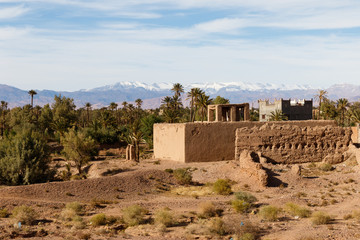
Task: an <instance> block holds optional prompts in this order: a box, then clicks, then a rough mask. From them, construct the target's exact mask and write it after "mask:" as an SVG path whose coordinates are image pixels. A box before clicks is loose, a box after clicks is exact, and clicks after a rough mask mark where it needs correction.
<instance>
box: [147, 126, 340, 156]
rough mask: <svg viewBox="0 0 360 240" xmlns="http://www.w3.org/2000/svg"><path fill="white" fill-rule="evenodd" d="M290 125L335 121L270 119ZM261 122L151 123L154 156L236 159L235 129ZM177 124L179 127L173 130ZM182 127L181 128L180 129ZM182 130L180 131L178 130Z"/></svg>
mask: <svg viewBox="0 0 360 240" xmlns="http://www.w3.org/2000/svg"><path fill="white" fill-rule="evenodd" d="M284 123H286V124H288V125H291V126H293V125H294V126H299V127H306V126H309V127H314V126H327V125H331V126H334V127H335V126H336V123H335V121H312V120H309V121H289V122H272V124H275V125H283V124H284ZM264 124H267V123H264V122H210V123H209V122H203V123H201V122H196V123H178V124H166V123H162V124H155V125H154V155H155V158H157V159H169V160H175V161H182V162H212V161H224V160H233V159H234V158H235V132H236V129H238V128H244V127H247V128H253V127H261V126H263V125H264ZM176 127H178V130H176ZM180 129H181V130H180ZM181 131H183V133H181V134H180V132H181Z"/></svg>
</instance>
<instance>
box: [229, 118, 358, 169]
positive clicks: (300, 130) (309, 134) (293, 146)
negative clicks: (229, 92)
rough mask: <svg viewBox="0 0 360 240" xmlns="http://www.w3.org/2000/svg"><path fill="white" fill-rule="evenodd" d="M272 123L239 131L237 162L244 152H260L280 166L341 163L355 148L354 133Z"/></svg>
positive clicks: (335, 129) (236, 149)
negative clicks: (350, 150)
mask: <svg viewBox="0 0 360 240" xmlns="http://www.w3.org/2000/svg"><path fill="white" fill-rule="evenodd" d="M288 123H290V122H286V124H284V125H276V124H272V123H268V124H266V125H263V126H261V127H253V128H249V127H244V128H239V129H237V130H236V141H235V159H239V158H240V154H241V152H242V151H243V150H250V151H254V152H260V153H261V155H262V156H263V157H265V158H268V159H269V160H271V161H274V162H277V163H285V164H292V163H304V162H320V161H323V160H325V161H328V162H331V163H337V162H341V161H342V160H343V158H344V157H343V153H344V152H345V151H347V150H348V148H349V145H350V144H351V129H350V128H342V127H337V126H319V125H318V126H299V125H290V124H288Z"/></svg>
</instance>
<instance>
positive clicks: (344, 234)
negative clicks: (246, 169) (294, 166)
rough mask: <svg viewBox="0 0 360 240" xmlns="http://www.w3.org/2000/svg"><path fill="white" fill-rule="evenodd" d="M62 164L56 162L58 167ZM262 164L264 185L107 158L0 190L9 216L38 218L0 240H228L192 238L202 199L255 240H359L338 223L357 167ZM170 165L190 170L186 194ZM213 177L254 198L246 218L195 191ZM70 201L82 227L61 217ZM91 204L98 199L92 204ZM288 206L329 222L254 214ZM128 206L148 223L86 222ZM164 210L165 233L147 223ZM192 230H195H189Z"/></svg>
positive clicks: (213, 169) (215, 171)
mask: <svg viewBox="0 0 360 240" xmlns="http://www.w3.org/2000/svg"><path fill="white" fill-rule="evenodd" d="M61 164H63V163H61V161H60V162H59V164H58V165H61ZM318 165H319V164H318ZM265 167H266V168H267V169H268V170H269V172H271V173H272V174H271V175H272V176H271V177H270V179H269V180H270V181H269V183H270V184H269V187H266V188H264V187H261V186H259V185H258V184H257V182H256V181H255V180H253V179H251V177H249V176H247V175H246V174H244V173H241V171H240V170H239V165H238V162H236V161H227V162H210V163H191V164H184V163H177V162H173V161H156V160H142V161H141V162H140V163H138V164H137V163H134V162H129V161H125V160H123V159H117V158H114V157H112V158H108V159H105V160H98V161H94V162H91V163H90V165H89V167H88V168H87V171H88V179H86V180H74V181H66V182H51V183H45V184H34V185H29V186H16V187H5V186H3V187H0V193H1V194H0V209H3V208H6V209H7V210H8V212H10V213H11V211H12V210H13V209H14V207H16V206H20V205H27V206H31V207H32V208H34V209H35V210H36V212H37V213H38V216H37V222H36V224H35V225H32V226H25V225H24V226H23V227H22V228H21V229H18V228H17V227H14V219H13V218H11V217H8V218H0V239H14V238H16V239H22V238H31V239H230V237H231V235H225V236H219V235H216V234H210V233H208V232H206V231H205V232H204V233H199V232H201V231H200V230H199V228H201V226H207V224H209V222H210V221H211V219H210V220H209V219H205V220H204V219H199V218H198V217H197V212H199V211H200V208H199V205H200V204H202V203H204V202H208V201H211V202H213V203H214V204H215V205H216V207H217V208H219V209H222V210H223V213H222V215H221V218H222V219H223V221H224V222H225V223H228V224H230V225H231V224H232V225H234V226H235V227H237V228H239V226H240V224H241V222H243V223H245V225H252V226H255V227H256V229H257V233H258V235H259V239H284V240H285V239H299V240H300V239H303V240H305V239H344V240H345V239H347V240H349V239H360V222H359V221H358V220H357V219H354V218H352V219H347V220H344V215H346V214H351V213H352V212H353V211H354V210H360V198H359V196H360V193H359V192H360V184H359V183H360V176H359V166H358V165H357V164H356V163H355V162H354V161H348V162H345V163H341V164H338V165H334V168H335V169H334V170H332V171H328V172H325V171H321V170H319V169H318V167H316V166H311V165H309V164H303V165H302V168H303V170H302V174H301V176H297V175H295V174H293V173H292V172H291V166H284V165H271V164H267V165H266V166H265ZM170 168H171V169H176V168H190V171H191V172H192V176H193V182H194V184H193V185H194V186H190V187H192V188H194V189H195V192H194V193H193V194H189V195H188V196H182V195H177V194H175V193H174V189H178V188H181V187H182V186H180V185H179V184H178V183H177V181H176V179H174V177H173V175H172V174H170V173H168V172H167V171H165V169H170ZM220 178H222V179H230V180H232V181H233V185H232V190H233V191H234V192H236V191H239V190H242V191H247V192H250V193H251V194H253V195H254V196H256V198H257V199H258V201H257V202H256V206H255V207H254V209H253V211H252V212H251V213H248V214H239V213H236V212H235V211H234V210H233V209H232V207H231V200H232V199H234V196H233V195H229V196H223V195H218V194H214V193H208V194H205V195H203V194H202V192H201V190H200V189H201V188H202V187H206V186H210V183H213V182H215V181H216V180H217V179H220ZM206 184H207V185H206ZM208 188H209V189H211V187H208ZM196 189H198V190H196ZM74 201H77V202H80V203H82V204H83V205H84V206H85V213H84V214H83V216H82V218H83V219H84V221H83V222H84V224H83V225H82V226H81V227H79V226H77V225H76V224H73V223H72V222H68V221H65V220H62V219H61V217H60V216H61V212H62V211H63V209H64V207H65V204H66V203H69V202H74ZM96 201H98V202H100V204H97V206H95V204H94V202H96ZM287 202H293V203H296V204H298V205H301V206H305V207H307V208H309V209H310V210H311V211H313V212H315V211H324V212H326V213H327V214H329V215H331V216H332V218H333V221H332V222H331V223H330V224H326V225H314V224H312V221H311V218H297V217H293V216H290V215H289V214H288V213H286V212H285V211H283V212H282V213H280V215H279V219H278V220H276V221H274V222H270V221H265V220H263V219H262V218H261V217H260V216H259V214H257V209H258V208H259V207H261V206H264V205H268V204H269V205H274V206H277V207H281V208H284V206H285V204H286V203H287ZM134 204H138V205H140V206H142V207H144V208H146V209H148V210H149V214H148V215H147V218H148V219H149V223H148V224H144V225H140V226H136V227H130V228H128V229H126V230H124V224H122V223H118V222H117V223H115V224H110V225H107V226H100V227H94V226H91V225H90V224H89V219H90V218H91V217H92V216H93V215H94V214H97V213H104V214H106V215H107V216H115V217H121V216H122V209H123V208H125V207H128V206H130V205H134ZM164 207H168V208H170V209H171V210H172V211H173V212H174V214H175V215H176V218H177V222H178V223H177V224H175V226H172V227H168V228H167V229H164V228H161V227H159V226H157V225H154V224H152V223H151V221H150V220H151V218H152V217H153V214H154V213H155V212H156V211H157V210H158V209H161V208H164ZM191 227H194V228H195V229H196V231H191V230H190V229H191Z"/></svg>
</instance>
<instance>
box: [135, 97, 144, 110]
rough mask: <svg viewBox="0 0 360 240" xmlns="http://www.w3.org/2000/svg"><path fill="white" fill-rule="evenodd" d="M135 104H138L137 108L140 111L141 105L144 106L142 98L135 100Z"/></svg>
mask: <svg viewBox="0 0 360 240" xmlns="http://www.w3.org/2000/svg"><path fill="white" fill-rule="evenodd" d="M135 103H136V106H137V108H138V109H140V108H141V105H142V104H143V101H142V100H141V99H140V98H138V99H136V100H135Z"/></svg>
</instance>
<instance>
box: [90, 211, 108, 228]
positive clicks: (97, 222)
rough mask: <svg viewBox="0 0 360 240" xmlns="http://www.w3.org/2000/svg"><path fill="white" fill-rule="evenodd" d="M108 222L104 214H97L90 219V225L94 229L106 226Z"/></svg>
mask: <svg viewBox="0 0 360 240" xmlns="http://www.w3.org/2000/svg"><path fill="white" fill-rule="evenodd" d="M106 222H107V221H106V216H105V214H103V213H99V214H96V215H94V216H92V217H91V218H90V223H91V225H92V226H94V227H97V226H102V225H106Z"/></svg>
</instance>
